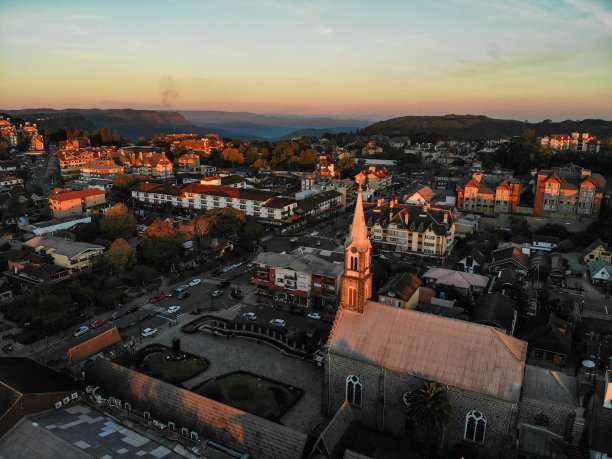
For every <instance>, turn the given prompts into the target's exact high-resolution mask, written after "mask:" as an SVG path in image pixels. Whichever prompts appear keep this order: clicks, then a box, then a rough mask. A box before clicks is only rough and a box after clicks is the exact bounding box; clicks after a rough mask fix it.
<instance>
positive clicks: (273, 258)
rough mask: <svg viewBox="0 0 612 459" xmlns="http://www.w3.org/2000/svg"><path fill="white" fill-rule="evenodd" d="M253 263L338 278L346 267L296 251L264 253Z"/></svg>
mask: <svg viewBox="0 0 612 459" xmlns="http://www.w3.org/2000/svg"><path fill="white" fill-rule="evenodd" d="M252 263H254V264H261V265H266V266H271V267H274V268H288V269H292V270H294V271H299V272H303V273H306V274H315V275H318V276H326V277H337V276H340V275H341V274H342V273H343V271H344V266H343V265H341V264H337V263H334V262H332V261H328V260H325V259H324V258H320V257H317V256H316V255H313V254H311V253H300V252H296V251H294V252H291V253H288V254H285V253H276V252H262V253H260V254H259V255H257V256H256V257H255V258H254V259H253V261H252Z"/></svg>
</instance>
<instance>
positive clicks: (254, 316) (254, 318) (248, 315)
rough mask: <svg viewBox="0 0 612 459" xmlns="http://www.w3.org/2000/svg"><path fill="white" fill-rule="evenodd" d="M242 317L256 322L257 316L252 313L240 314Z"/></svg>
mask: <svg viewBox="0 0 612 459" xmlns="http://www.w3.org/2000/svg"><path fill="white" fill-rule="evenodd" d="M242 317H244V318H245V319H247V320H257V316H256V315H255V313H254V312H245V313H244V314H242Z"/></svg>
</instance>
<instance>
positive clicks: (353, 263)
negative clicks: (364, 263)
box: [351, 257, 359, 271]
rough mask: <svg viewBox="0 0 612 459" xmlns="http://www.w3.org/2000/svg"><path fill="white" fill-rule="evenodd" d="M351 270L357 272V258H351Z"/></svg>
mask: <svg viewBox="0 0 612 459" xmlns="http://www.w3.org/2000/svg"><path fill="white" fill-rule="evenodd" d="M351 270H353V271H359V260H358V258H357V257H351Z"/></svg>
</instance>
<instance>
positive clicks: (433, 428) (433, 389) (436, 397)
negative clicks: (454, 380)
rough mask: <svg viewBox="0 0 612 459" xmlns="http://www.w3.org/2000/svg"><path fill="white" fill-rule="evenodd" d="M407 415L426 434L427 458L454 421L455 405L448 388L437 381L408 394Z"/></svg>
mask: <svg viewBox="0 0 612 459" xmlns="http://www.w3.org/2000/svg"><path fill="white" fill-rule="evenodd" d="M405 402H406V405H407V408H406V415H407V417H408V418H409V419H411V420H412V421H413V422H414V423H415V424H416V425H417V426H419V427H420V428H421V429H423V430H424V432H425V439H426V440H425V456H426V457H429V454H430V450H431V447H432V445H437V442H438V438H439V436H440V435H441V434H442V433H443V432H444V431H445V430H446V428H447V427H448V426H449V425H450V423H451V421H452V419H453V403H452V402H451V400H450V399H449V397H448V390H447V387H446V386H445V385H443V384H438V383H437V382H435V381H428V382H426V383H425V384H424V385H423V387H422V388H421V389H418V390H416V391H414V392H411V393H409V394H407V396H406V399H405Z"/></svg>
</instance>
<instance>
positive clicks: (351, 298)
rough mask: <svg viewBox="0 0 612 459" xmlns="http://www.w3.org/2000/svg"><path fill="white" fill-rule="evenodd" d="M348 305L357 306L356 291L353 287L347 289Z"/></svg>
mask: <svg viewBox="0 0 612 459" xmlns="http://www.w3.org/2000/svg"><path fill="white" fill-rule="evenodd" d="M348 305H349V306H356V305H357V289H356V288H355V287H349V289H348Z"/></svg>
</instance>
